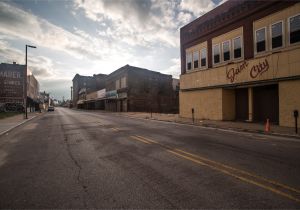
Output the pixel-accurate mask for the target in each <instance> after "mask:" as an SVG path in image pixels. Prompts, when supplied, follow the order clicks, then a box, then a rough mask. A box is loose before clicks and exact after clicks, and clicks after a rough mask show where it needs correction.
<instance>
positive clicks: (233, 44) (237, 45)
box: [213, 36, 243, 64]
mask: <svg viewBox="0 0 300 210" xmlns="http://www.w3.org/2000/svg"><path fill="white" fill-rule="evenodd" d="M242 46H243V45H242V37H241V36H239V37H236V38H234V39H232V40H226V41H224V42H223V43H222V49H221V44H220V43H219V44H215V45H214V46H213V63H214V64H219V63H221V60H222V62H227V61H230V60H232V59H240V58H242ZM231 49H233V50H231ZM221 55H222V56H221Z"/></svg>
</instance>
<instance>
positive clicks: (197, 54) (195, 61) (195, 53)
mask: <svg viewBox="0 0 300 210" xmlns="http://www.w3.org/2000/svg"><path fill="white" fill-rule="evenodd" d="M193 59H194V69H197V68H198V67H199V51H195V52H194V53H193Z"/></svg>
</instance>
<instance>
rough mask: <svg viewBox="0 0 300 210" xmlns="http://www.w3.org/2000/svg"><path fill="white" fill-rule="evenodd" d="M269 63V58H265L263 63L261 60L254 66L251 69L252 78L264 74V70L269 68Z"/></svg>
mask: <svg viewBox="0 0 300 210" xmlns="http://www.w3.org/2000/svg"><path fill="white" fill-rule="evenodd" d="M269 67H270V66H269V63H268V60H267V59H265V60H264V61H263V62H262V63H261V62H259V63H258V64H257V65H254V66H252V68H251V70H250V76H251V77H252V78H256V77H258V76H259V75H262V74H263V73H264V72H266V71H268V70H269Z"/></svg>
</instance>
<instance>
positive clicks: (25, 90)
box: [23, 45, 36, 119]
mask: <svg viewBox="0 0 300 210" xmlns="http://www.w3.org/2000/svg"><path fill="white" fill-rule="evenodd" d="M27 47H30V48H36V46H31V45H26V47H25V72H24V83H23V91H24V107H25V110H24V111H25V112H24V119H28V117H27Z"/></svg>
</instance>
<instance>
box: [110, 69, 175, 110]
mask: <svg viewBox="0 0 300 210" xmlns="http://www.w3.org/2000/svg"><path fill="white" fill-rule="evenodd" d="M172 82H173V80H172V76H171V75H166V74H161V73H159V72H155V71H150V70H148V69H143V68H138V67H134V66H130V65H126V66H123V67H121V68H119V69H118V70H116V71H114V72H112V73H111V74H109V75H108V76H107V78H106V101H105V109H106V110H108V111H121V112H122V111H125V112H126V111H137V112H139V111H149V112H150V111H151V110H152V111H153V112H176V110H177V109H178V106H177V105H176V98H175V96H174V95H175V91H174V90H173V86H172Z"/></svg>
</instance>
